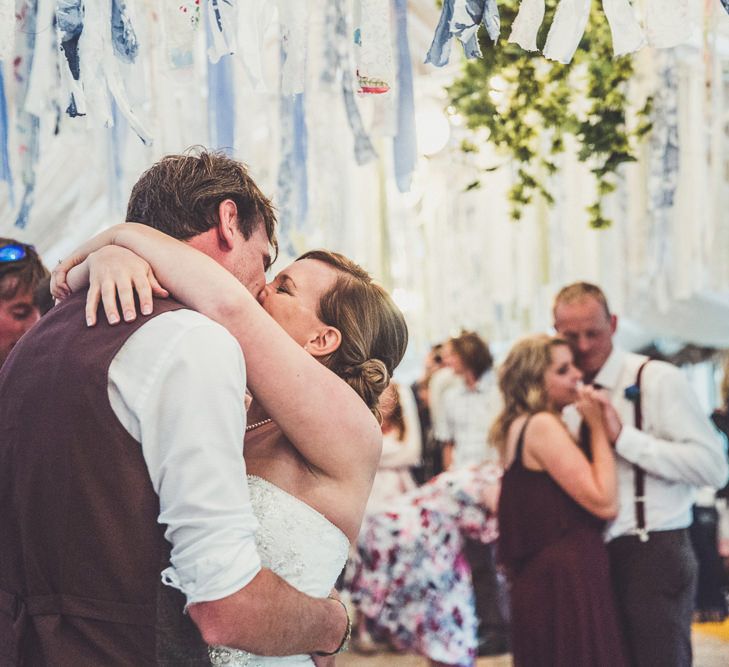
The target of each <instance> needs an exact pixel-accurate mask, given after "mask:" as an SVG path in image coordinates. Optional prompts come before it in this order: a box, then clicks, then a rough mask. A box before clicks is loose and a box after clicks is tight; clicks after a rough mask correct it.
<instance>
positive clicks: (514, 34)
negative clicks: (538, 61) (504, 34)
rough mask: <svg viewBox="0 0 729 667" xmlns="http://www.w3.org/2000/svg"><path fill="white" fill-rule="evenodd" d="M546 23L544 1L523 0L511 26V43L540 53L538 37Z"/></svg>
mask: <svg viewBox="0 0 729 667" xmlns="http://www.w3.org/2000/svg"><path fill="white" fill-rule="evenodd" d="M542 21H544V0H522V2H521V6H520V7H519V13H518V14H517V15H516V18H515V19H514V22H513V23H512V24H511V35H509V42H511V43H512V44H518V45H519V46H521V48H522V49H524V50H526V51H538V50H539V48H538V47H537V35H538V34H539V28H540V27H541V26H542Z"/></svg>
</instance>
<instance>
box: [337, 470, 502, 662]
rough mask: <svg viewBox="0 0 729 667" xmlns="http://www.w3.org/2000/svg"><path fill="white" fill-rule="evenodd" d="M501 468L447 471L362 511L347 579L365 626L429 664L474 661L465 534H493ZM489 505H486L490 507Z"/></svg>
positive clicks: (474, 536)
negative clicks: (378, 508) (379, 507)
mask: <svg viewBox="0 0 729 667" xmlns="http://www.w3.org/2000/svg"><path fill="white" fill-rule="evenodd" d="M500 475H501V471H500V469H499V468H497V467H495V466H492V465H482V466H473V467H469V468H463V469H460V470H455V471H451V472H446V473H443V474H441V475H439V476H438V477H435V478H434V479H432V480H431V481H430V482H429V483H427V484H425V485H424V486H421V487H420V488H418V489H415V490H414V491H411V492H410V493H408V494H406V495H404V496H402V497H401V498H400V499H398V500H396V501H393V502H392V504H391V507H390V509H389V510H388V511H384V512H377V513H374V514H371V515H369V516H367V517H366V518H365V521H364V523H363V525H362V529H361V531H360V536H359V541H358V544H357V553H356V555H355V557H354V558H353V559H352V560H351V561H350V563H349V565H348V566H347V571H346V573H345V579H344V583H345V587H346V588H347V589H348V590H349V592H350V593H351V596H352V601H353V603H354V604H355V605H356V606H357V609H358V611H359V613H360V614H361V616H362V618H363V619H364V623H365V627H366V629H367V632H368V633H369V634H370V635H371V636H372V637H373V638H374V639H375V640H376V641H380V642H389V643H390V644H391V645H392V646H393V647H394V648H395V649H397V650H401V651H409V652H413V653H418V654H420V655H423V656H425V657H427V658H429V659H430V661H431V664H432V665H459V666H467V665H472V664H473V662H474V659H475V656H476V643H477V642H476V623H477V622H476V616H475V612H474V601H473V590H472V586H471V572H470V569H469V567H468V563H467V561H466V559H465V557H464V556H463V554H462V546H463V541H464V539H465V538H466V537H469V538H472V539H478V540H481V541H482V542H492V541H493V540H495V539H496V537H497V528H496V521H495V519H494V516H493V514H492V512H491V510H492V509H493V507H494V506H495V500H496V497H497V496H498V483H499V478H500ZM489 508H491V509H489Z"/></svg>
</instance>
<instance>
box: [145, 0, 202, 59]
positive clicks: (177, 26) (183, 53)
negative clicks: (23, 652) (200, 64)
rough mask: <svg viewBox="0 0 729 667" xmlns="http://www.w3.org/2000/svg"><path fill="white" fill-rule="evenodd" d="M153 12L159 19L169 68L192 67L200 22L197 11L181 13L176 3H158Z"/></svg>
mask: <svg viewBox="0 0 729 667" xmlns="http://www.w3.org/2000/svg"><path fill="white" fill-rule="evenodd" d="M155 11H157V12H159V16H160V18H161V23H162V29H163V31H164V43H165V47H166V48H165V50H166V52H167V60H168V62H169V64H170V67H172V68H173V69H179V68H187V67H192V65H193V62H194V52H195V40H196V39H197V28H198V25H199V21H200V14H199V10H198V11H197V12H192V11H187V12H183V11H181V8H180V6H178V3H176V2H160V3H159V5H158V7H157V8H156V9H155Z"/></svg>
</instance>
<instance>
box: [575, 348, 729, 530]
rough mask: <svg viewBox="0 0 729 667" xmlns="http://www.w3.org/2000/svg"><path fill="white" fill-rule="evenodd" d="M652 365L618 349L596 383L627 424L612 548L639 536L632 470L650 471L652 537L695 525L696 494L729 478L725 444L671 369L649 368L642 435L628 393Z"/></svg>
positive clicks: (655, 364)
mask: <svg viewBox="0 0 729 667" xmlns="http://www.w3.org/2000/svg"><path fill="white" fill-rule="evenodd" d="M646 359H647V357H644V356H641V355H638V354H632V353H629V352H626V351H625V350H622V349H620V348H617V347H614V348H613V351H612V352H611V354H610V356H609V357H608V359H607V361H606V362H605V363H604V364H603V366H602V368H601V369H600V372H599V373H598V374H597V376H596V377H595V384H598V385H600V386H602V387H603V388H604V389H605V390H607V391H608V392H609V394H610V398H611V400H612V403H613V405H614V406H615V408H616V409H617V411H618V413H619V415H620V419H621V421H622V423H623V428H622V431H621V432H620V436H619V437H618V440H617V442H616V443H615V451H616V452H617V454H618V457H617V472H618V501H619V510H618V516H617V517H616V518H615V519H614V520H613V521H612V522H611V523H610V524H609V525H608V528H607V532H606V539H607V540H608V541H609V540H611V539H613V538H615V537H618V536H620V535H629V534H634V533H635V531H636V521H635V491H634V473H633V464H636V465H639V466H640V467H641V468H643V469H644V470H645V471H646V476H645V517H646V528H647V530H648V531H649V532H650V531H660V530H673V529H677V528H686V527H687V526H689V525H690V524H691V506H692V504H693V502H694V496H695V492H696V490H697V488H698V487H701V486H712V487H715V488H719V487H721V486H723V485H724V484H725V483H726V479H727V475H728V474H729V469H728V467H727V460H726V456H725V454H724V444H723V443H722V441H721V439H720V438H719V437H718V434H717V433H716V431H715V430H714V429H713V427H712V426H711V423H710V422H709V419H708V417H707V416H706V415H705V414H704V413H703V411H702V410H701V406H700V405H699V402H698V400H697V398H696V396H695V394H694V392H693V391H692V390H691V387H690V386H689V384H688V382H687V381H686V378H685V377H684V375H683V373H681V371H680V370H679V369H678V368H677V367H676V366H673V365H672V364H668V363H666V362H663V361H651V362H650V363H649V364H648V365H647V366H646V367H645V370H644V371H643V376H642V379H641V407H642V415H643V428H642V430H640V431H639V430H638V429H637V428H635V426H634V425H633V424H634V404H633V403H632V402H631V401H630V400H628V399H626V398H625V389H626V387H629V386H630V385H633V384H635V381H636V377H637V374H638V369H639V368H640V365H641V364H642V363H643V362H644V361H645V360H646ZM573 419H574V417H573ZM573 423H574V422H573Z"/></svg>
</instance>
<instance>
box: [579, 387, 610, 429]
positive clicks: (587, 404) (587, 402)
mask: <svg viewBox="0 0 729 667" xmlns="http://www.w3.org/2000/svg"><path fill="white" fill-rule="evenodd" d="M575 407H576V408H577V411H578V412H579V413H580V415H582V418H583V419H584V420H585V421H586V422H587V424H588V426H589V427H590V428H591V429H596V428H604V422H603V403H602V401H601V400H600V397H599V396H598V395H597V391H596V390H595V389H594V387H580V388H579V389H578V390H577V400H576V401H575Z"/></svg>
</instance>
